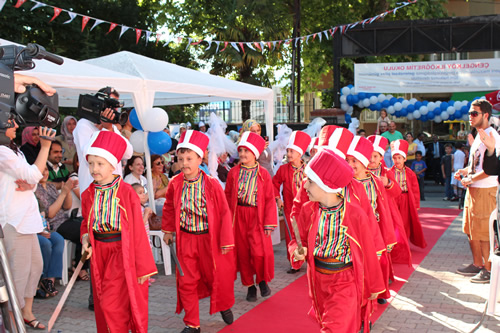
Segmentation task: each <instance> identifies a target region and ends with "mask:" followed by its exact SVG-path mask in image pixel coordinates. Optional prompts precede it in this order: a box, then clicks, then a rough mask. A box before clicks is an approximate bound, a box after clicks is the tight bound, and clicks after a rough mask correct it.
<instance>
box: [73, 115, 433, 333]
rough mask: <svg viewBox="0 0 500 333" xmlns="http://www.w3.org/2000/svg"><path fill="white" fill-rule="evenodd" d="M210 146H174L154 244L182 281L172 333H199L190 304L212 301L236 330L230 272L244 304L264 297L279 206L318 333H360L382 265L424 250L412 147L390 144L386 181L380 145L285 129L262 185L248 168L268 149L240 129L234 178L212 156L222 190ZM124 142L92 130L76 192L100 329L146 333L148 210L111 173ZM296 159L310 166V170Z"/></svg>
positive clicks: (334, 130)
mask: <svg viewBox="0 0 500 333" xmlns="http://www.w3.org/2000/svg"><path fill="white" fill-rule="evenodd" d="M213 139H215V138H211V137H209V136H207V135H206V134H205V133H202V132H199V131H195V130H187V131H185V132H184V133H183V134H182V135H181V136H180V138H179V142H178V145H177V147H176V155H177V162H176V163H177V164H178V165H177V166H178V169H179V170H180V172H179V173H178V174H177V175H175V176H173V177H172V178H171V179H170V181H169V183H168V187H167V190H166V194H165V202H164V205H163V212H162V226H161V230H162V231H163V232H164V240H165V242H166V243H167V244H172V243H174V244H175V248H176V253H177V257H178V261H179V265H180V267H181V268H182V271H183V274H179V270H177V273H176V287H177V309H176V312H177V313H181V312H182V310H184V323H185V328H184V329H183V331H182V333H190V332H200V331H201V329H200V319H199V299H202V298H205V297H208V296H210V314H214V313H217V312H220V314H221V316H222V319H223V321H224V322H225V323H227V324H231V323H232V322H233V313H232V311H231V308H232V306H233V305H234V302H235V298H234V281H235V280H237V278H238V275H237V273H238V272H239V278H240V281H241V284H242V285H243V286H245V287H247V288H248V291H247V296H246V300H247V301H249V302H254V301H256V300H257V297H258V293H260V296H261V297H268V296H270V295H271V293H272V291H271V281H272V280H273V278H274V261H275V258H274V253H273V245H272V241H271V233H272V232H273V230H274V229H275V228H276V227H277V226H278V223H277V222H278V219H277V216H278V213H277V210H278V209H281V208H282V209H283V210H282V214H283V216H284V219H285V223H286V228H285V230H286V234H285V239H286V244H287V247H288V251H287V259H288V261H289V263H290V269H289V270H288V273H291V274H293V273H296V272H298V271H299V270H300V268H301V266H302V264H303V263H304V262H307V278H308V285H309V289H310V293H309V294H310V296H311V298H312V307H311V311H310V313H309V314H310V315H311V316H312V317H313V318H314V319H315V320H317V322H318V324H319V331H321V332H358V331H360V330H361V331H364V332H368V331H369V330H370V316H371V314H372V312H373V307H374V306H375V304H376V303H377V302H378V303H379V304H384V303H386V302H387V299H388V298H390V293H389V284H390V283H391V281H394V271H393V265H392V264H393V263H404V264H408V265H411V252H410V248H409V243H410V242H411V243H413V244H414V245H416V246H419V247H422V248H424V247H425V246H426V242H425V239H424V235H423V232H422V227H421V225H420V221H419V218H418V214H417V210H418V209H419V207H420V205H419V202H420V194H419V185H418V179H417V176H416V175H415V173H414V172H413V171H412V170H411V169H410V168H408V167H407V166H405V161H406V155H407V152H408V143H407V142H406V141H404V140H396V141H394V142H392V143H391V145H390V148H391V154H392V158H393V161H394V166H393V167H392V168H390V169H388V168H386V167H385V164H384V162H383V157H384V153H385V151H386V150H387V148H388V141H387V139H386V138H384V137H382V136H378V135H372V136H370V137H368V138H364V137H361V136H354V135H353V134H352V133H351V132H349V131H348V130H347V129H345V128H343V127H339V126H334V125H329V126H325V127H323V128H322V129H321V131H320V132H319V135H318V137H316V138H311V137H310V136H309V135H308V134H307V133H305V132H302V131H294V132H293V133H292V134H291V136H290V138H289V141H288V145H287V146H286V161H287V163H285V164H283V165H281V166H280V167H279V168H278V169H277V171H276V174H275V175H274V176H272V175H271V174H270V173H269V172H268V171H267V170H266V169H265V168H264V167H262V166H261V164H260V163H259V162H258V160H259V158H260V157H261V154H263V153H264V152H265V150H266V149H267V143H266V141H265V140H264V139H263V138H262V137H261V136H260V135H259V134H257V133H254V132H252V131H247V132H243V133H241V135H240V137H239V140H238V142H237V149H238V161H237V163H236V164H235V165H234V166H233V167H232V168H231V167H229V165H228V164H227V163H226V161H222V160H221V159H220V156H219V164H220V165H222V166H223V168H222V169H224V171H226V172H225V173H226V175H227V177H226V178H225V180H226V181H225V187H224V188H223V186H222V185H221V182H220V180H219V179H217V178H214V177H212V176H210V175H209V174H207V173H206V172H205V171H202V169H201V168H200V165H202V164H203V163H206V151H207V147H208V145H209V142H210V140H213ZM122 141H124V139H123V138H122V137H120V136H119V135H117V134H115V133H112V132H107V131H103V132H97V133H96V134H95V135H94V137H93V138H92V140H91V144H90V146H89V147H90V148H89V149H88V151H87V152H86V155H85V156H86V158H87V161H88V162H89V170H90V172H91V174H92V177H93V178H94V182H93V183H92V185H91V186H90V188H89V189H88V190H87V191H85V192H84V193H83V194H82V213H83V217H84V222H83V224H82V231H81V233H82V244H83V248H84V250H87V251H89V252H90V251H92V252H93V260H92V270H91V273H92V283H93V287H94V298H95V304H96V307H95V310H96V311H95V312H96V320H97V324H98V325H97V327H98V331H99V332H101V331H102V332H104V331H108V330H109V331H111V332H122V331H125V330H128V329H131V330H132V331H134V332H147V319H148V313H147V302H148V295H147V288H148V284H147V283H145V282H146V281H147V280H148V279H149V277H150V276H151V275H154V274H155V273H156V267H155V265H154V261H153V259H152V254H151V251H150V247H149V242H148V240H147V237H146V235H147V233H146V228H144V225H145V222H146V221H147V216H146V218H144V215H143V214H147V215H150V214H151V211H150V210H149V209H146V210H145V209H144V208H143V207H142V206H141V203H142V204H144V202H145V201H146V198H145V196H144V194H143V192H144V191H143V190H142V187H141V186H139V187H137V186H136V187H137V189H138V190H139V191H138V192H140V194H141V195H142V197H141V200H139V199H138V198H137V195H136V193H135V191H134V190H133V189H132V187H131V186H130V185H129V184H127V183H125V182H124V181H122V180H121V177H120V176H116V175H113V166H114V165H116V163H117V161H120V160H121V158H122V156H123V153H124V151H125V143H124V142H122ZM306 154H308V155H309V156H310V157H311V158H310V159H309V160H308V161H307V162H306V159H305V155H306ZM224 156H227V154H226V155H224ZM284 157H285V156H284ZM414 163H415V162H414ZM418 170H419V171H420V170H421V169H418ZM417 172H418V171H417ZM141 190H142V191H141ZM393 207H397V208H398V209H393ZM146 225H147V223H146ZM294 229H295V231H296V232H297V233H294ZM296 235H300V240H299V239H298V238H296ZM281 260H285V259H284V258H283V259H281Z"/></svg>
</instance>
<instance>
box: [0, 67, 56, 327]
mask: <svg viewBox="0 0 500 333" xmlns="http://www.w3.org/2000/svg"><path fill="white" fill-rule="evenodd" d="M30 84H36V85H38V86H39V87H40V88H41V89H42V90H43V91H44V92H45V93H46V94H48V95H53V94H54V93H55V92H56V91H55V90H54V89H53V88H52V87H50V86H48V85H47V84H45V83H43V82H41V81H40V80H38V79H36V78H33V77H29V76H25V75H20V74H15V75H14V90H15V92H16V93H23V92H24V91H25V90H26V88H25V86H27V85H30ZM7 124H8V125H9V126H11V127H8V128H6V129H5V134H4V135H5V136H6V137H7V138H8V139H9V141H10V142H9V143H7V144H5V145H0V193H2V195H1V196H0V223H1V225H2V228H3V231H4V234H5V238H4V242H5V248H6V250H7V257H8V261H9V265H10V268H11V271H12V277H13V279H14V284H15V289H16V290H17V295H16V297H17V300H18V302H19V306H20V307H21V312H22V315H23V318H24V322H25V323H26V324H27V325H28V326H30V327H32V328H36V329H45V326H44V325H43V324H41V323H40V322H39V321H38V320H37V319H36V318H35V315H34V314H33V312H32V306H33V296H34V295H35V293H36V287H37V285H38V281H39V279H40V275H41V273H42V268H43V261H42V254H41V252H40V245H39V244H38V240H37V233H38V232H41V231H42V230H43V223H42V218H41V216H40V213H39V211H38V203H37V201H36V198H35V194H34V193H33V189H34V184H37V183H38V181H39V180H40V179H41V178H42V172H43V170H44V169H45V163H46V161H47V156H48V154H49V148H50V142H51V139H53V138H54V136H55V132H53V131H51V130H50V129H49V128H46V127H40V135H41V138H40V142H41V148H40V153H39V154H38V157H37V159H36V161H35V163H34V165H29V164H28V162H27V161H26V159H25V157H24V155H23V153H22V152H21V151H20V150H19V149H18V147H17V146H16V144H15V143H14V138H15V137H16V129H17V128H18V125H17V124H16V122H15V120H14V117H13V116H12V115H11V117H10V119H9V120H8V122H7ZM2 135H3V134H2Z"/></svg>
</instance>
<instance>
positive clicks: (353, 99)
mask: <svg viewBox="0 0 500 333" xmlns="http://www.w3.org/2000/svg"><path fill="white" fill-rule="evenodd" d="M349 96H352V104H353V105H354V104H358V102H359V96H358V95H349Z"/></svg>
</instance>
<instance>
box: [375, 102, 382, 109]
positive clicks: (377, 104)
mask: <svg viewBox="0 0 500 333" xmlns="http://www.w3.org/2000/svg"><path fill="white" fill-rule="evenodd" d="M375 110H377V111H380V110H382V103H380V102H377V103H375Z"/></svg>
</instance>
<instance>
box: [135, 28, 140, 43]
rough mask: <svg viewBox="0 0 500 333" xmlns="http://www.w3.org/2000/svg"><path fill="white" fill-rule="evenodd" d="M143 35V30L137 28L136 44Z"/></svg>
mask: <svg viewBox="0 0 500 333" xmlns="http://www.w3.org/2000/svg"><path fill="white" fill-rule="evenodd" d="M141 35H142V30H141V29H137V28H136V29H135V44H137V43H139V38H141Z"/></svg>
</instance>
